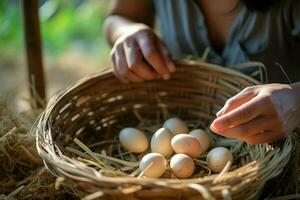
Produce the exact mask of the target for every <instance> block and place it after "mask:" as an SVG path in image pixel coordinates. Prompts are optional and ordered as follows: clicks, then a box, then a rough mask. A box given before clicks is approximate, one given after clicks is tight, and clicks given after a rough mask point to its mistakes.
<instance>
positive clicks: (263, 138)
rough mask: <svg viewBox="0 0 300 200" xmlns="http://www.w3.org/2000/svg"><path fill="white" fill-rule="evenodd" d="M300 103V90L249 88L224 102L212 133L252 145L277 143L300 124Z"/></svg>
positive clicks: (287, 86) (278, 85)
mask: <svg viewBox="0 0 300 200" xmlns="http://www.w3.org/2000/svg"><path fill="white" fill-rule="evenodd" d="M297 95H298V96H297ZM299 102H300V98H299V89H298V91H297V92H296V90H295V89H294V88H293V87H292V86H291V85H285V84H266V85H258V86H252V87H248V88H246V89H244V90H243V91H242V92H240V93H239V94H237V95H236V96H234V97H232V98H231V99H229V100H228V101H227V102H226V103H225V106H224V107H223V108H222V109H221V110H220V111H219V112H218V113H217V119H215V120H214V121H213V123H212V124H211V130H212V131H214V132H215V133H218V134H220V135H223V136H225V137H231V138H239V139H241V140H243V141H245V142H247V143H249V144H262V143H267V142H274V141H276V140H278V139H281V138H284V137H286V136H287V135H288V134H289V133H290V132H291V131H293V130H294V129H295V128H296V127H297V125H299V123H300V103H299Z"/></svg>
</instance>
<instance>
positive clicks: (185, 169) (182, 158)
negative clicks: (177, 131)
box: [170, 154, 195, 178]
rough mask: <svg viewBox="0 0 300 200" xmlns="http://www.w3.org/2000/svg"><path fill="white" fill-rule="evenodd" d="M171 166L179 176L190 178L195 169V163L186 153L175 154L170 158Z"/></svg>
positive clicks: (173, 171)
mask: <svg viewBox="0 0 300 200" xmlns="http://www.w3.org/2000/svg"><path fill="white" fill-rule="evenodd" d="M170 168H171V170H172V173H173V174H174V175H175V176H176V177H177V178H188V177H190V176H191V175H192V174H193V173H194V170H195V163H194V161H193V159H192V158H191V157H189V156H188V155H185V154H175V155H174V156H173V157H172V158H171V160H170Z"/></svg>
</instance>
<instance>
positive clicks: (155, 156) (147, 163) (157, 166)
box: [140, 153, 167, 178]
mask: <svg viewBox="0 0 300 200" xmlns="http://www.w3.org/2000/svg"><path fill="white" fill-rule="evenodd" d="M166 169H167V160H166V159H165V157H164V156H163V155H161V154H159V153H148V154H146V155H145V156H144V157H143V158H142V160H141V161H140V170H141V171H142V172H143V173H144V174H143V175H144V176H146V177H153V178H158V177H161V176H162V175H163V174H164V172H165V171H166Z"/></svg>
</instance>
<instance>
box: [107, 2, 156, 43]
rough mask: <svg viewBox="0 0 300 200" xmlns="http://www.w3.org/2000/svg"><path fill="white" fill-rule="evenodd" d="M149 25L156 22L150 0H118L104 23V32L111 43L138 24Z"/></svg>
mask: <svg viewBox="0 0 300 200" xmlns="http://www.w3.org/2000/svg"><path fill="white" fill-rule="evenodd" d="M139 23H140V24H144V25H147V26H149V27H152V26H153V23H154V7H153V4H152V2H151V1H149V0H118V1H116V2H115V4H114V5H113V8H112V11H111V12H110V14H109V16H108V17H107V18H106V20H105V23H104V28H103V29H104V34H105V36H106V38H107V40H108V41H109V42H110V44H112V45H113V44H114V43H115V42H116V40H117V39H118V38H119V37H120V36H121V35H122V34H124V33H126V31H127V30H128V27H130V26H135V25H137V24H139Z"/></svg>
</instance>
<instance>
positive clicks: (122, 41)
mask: <svg viewBox="0 0 300 200" xmlns="http://www.w3.org/2000/svg"><path fill="white" fill-rule="evenodd" d="M110 56H111V60H112V63H113V69H114V74H115V75H116V76H117V78H118V79H120V80H121V81H122V82H124V83H128V82H142V81H144V80H153V79H158V78H163V79H165V80H167V79H169V78H170V74H171V73H172V72H175V65H174V64H173V62H172V59H171V56H170V54H169V51H168V49H167V47H166V46H165V44H164V43H163V42H162V41H161V40H160V39H159V38H158V37H157V36H156V35H155V33H154V32H153V31H152V30H151V29H150V28H149V27H148V26H146V25H144V24H133V25H130V26H129V28H128V30H127V31H126V33H124V34H122V35H121V36H120V37H119V38H118V39H117V40H116V42H115V44H114V46H113V48H112V50H111V54H110Z"/></svg>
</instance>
